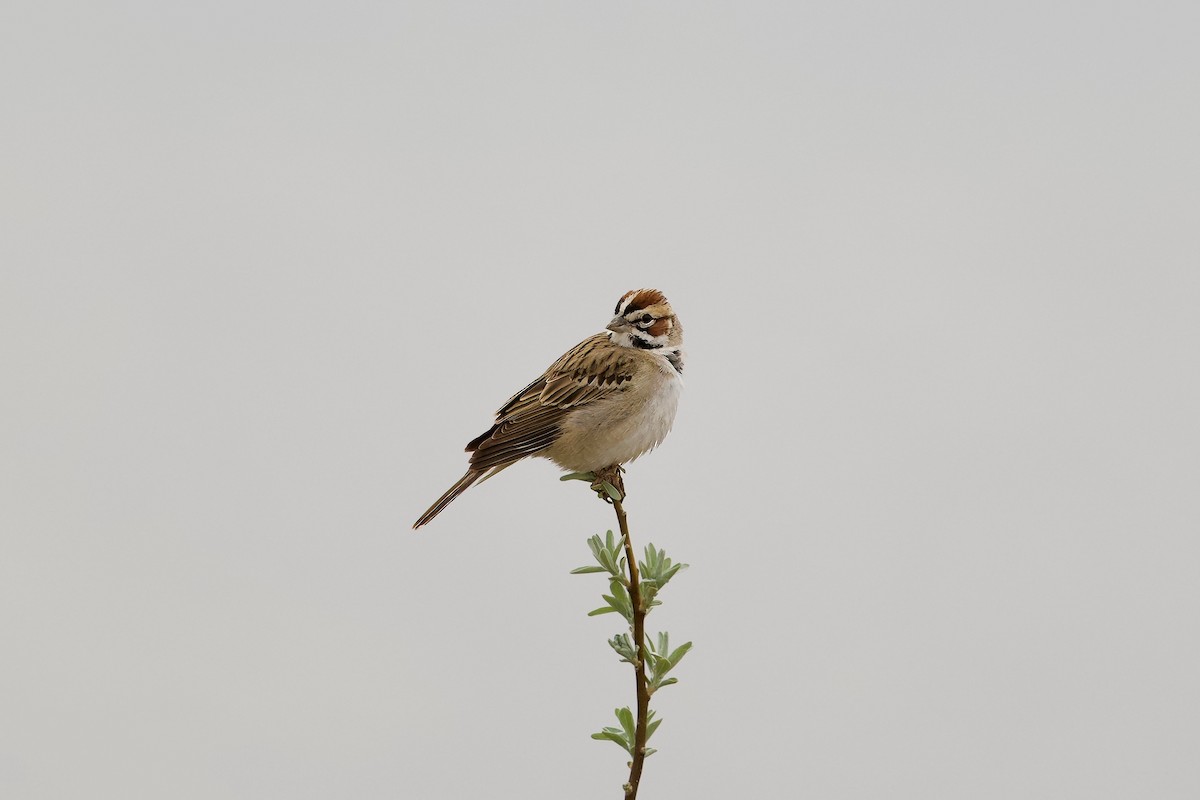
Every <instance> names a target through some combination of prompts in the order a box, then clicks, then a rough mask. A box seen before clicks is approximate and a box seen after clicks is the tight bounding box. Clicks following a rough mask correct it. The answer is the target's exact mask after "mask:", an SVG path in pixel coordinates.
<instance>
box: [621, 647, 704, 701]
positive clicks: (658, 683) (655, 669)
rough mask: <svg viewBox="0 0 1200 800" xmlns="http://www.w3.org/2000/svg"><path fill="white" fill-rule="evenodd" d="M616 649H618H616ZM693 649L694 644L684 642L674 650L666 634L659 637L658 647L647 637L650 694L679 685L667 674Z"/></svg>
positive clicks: (675, 679)
mask: <svg viewBox="0 0 1200 800" xmlns="http://www.w3.org/2000/svg"><path fill="white" fill-rule="evenodd" d="M609 644H612V642H609ZM614 649H616V648H615V647H614ZM691 649H692V643H691V642H684V643H683V644H681V645H679V647H676V648H675V649H674V650H672V649H671V642H670V636H669V635H668V634H667V633H665V632H664V633H660V634H659V635H658V643H657V646H656V645H655V643H654V641H653V640H652V639H651V638H650V637H649V636H647V637H646V668H647V674H646V680H647V681H648V682H649V684H650V687H649V688H650V694H654V693H655V692H656V691H658V690H659V689H661V688H662V687H664V686H670V685H671V684H672V683H679V680H678V679H677V678H668V677H667V673H668V672H670V671H671V670H672V669H674V668H675V666H676V665H677V664H678V663H679V662H680V661H682V660H683V657H684V656H686V655H687V654H688V651H689V650H691ZM617 652H618V653H619V652H621V651H619V650H618V651H617Z"/></svg>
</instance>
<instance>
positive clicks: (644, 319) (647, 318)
mask: <svg viewBox="0 0 1200 800" xmlns="http://www.w3.org/2000/svg"><path fill="white" fill-rule="evenodd" d="M641 321H642V324H643V325H649V324H650V323H651V322H653V321H654V317H652V316H650V315H649V314H642V320H641Z"/></svg>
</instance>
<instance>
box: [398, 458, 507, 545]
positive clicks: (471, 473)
mask: <svg viewBox="0 0 1200 800" xmlns="http://www.w3.org/2000/svg"><path fill="white" fill-rule="evenodd" d="M484 472H487V470H482V471H481V470H474V469H469V470H467V474H466V475H463V476H462V477H461V478H459V479H458V483H456V484H454V485H453V486H451V487H450V488H449V489H447V490H446V493H445V494H444V495H442V496H441V497H439V498H438V499H437V502H436V503H434V504H433V505H431V506H430V507H429V510H428V511H426V512H425V513H424V514H422V515H421V518H420V519H418V520H417V521H416V522H415V523H413V530H414V531H415V530H416V529H417V528H419V527H421V526H422V525H424V524H426V523H427V522H429V521H430V520H431V519H433V518H434V517H436V516H437V515H438V514H440V513H442V509H444V508H445V507H446V506H448V505H450V503H451V502H453V500H454V498H456V497H458V496H459V495H460V494H462V493H463V492H465V491H466V490H467V489H469V488H471V484H473V483H475V481H477V480H479V479H480V478H482V477H483V474H484ZM489 477H490V476H489Z"/></svg>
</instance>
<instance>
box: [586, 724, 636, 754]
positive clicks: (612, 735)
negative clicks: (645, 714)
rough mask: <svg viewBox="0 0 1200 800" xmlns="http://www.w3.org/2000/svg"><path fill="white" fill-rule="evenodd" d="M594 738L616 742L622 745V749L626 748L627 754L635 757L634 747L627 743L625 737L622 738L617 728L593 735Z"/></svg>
mask: <svg viewBox="0 0 1200 800" xmlns="http://www.w3.org/2000/svg"><path fill="white" fill-rule="evenodd" d="M592 738H593V739H599V740H601V741H603V740H605V739H607V740H608V741H610V742H616V743H617V744H619V745H621V747H622V748H624V750H625V752H626V753H629V754H630V755H633V745H631V744H630V743H629V742H627V741H625V739H624V737H622V736H621V732H620V731H618V730H616V729H615V728H605V729H604V730H602V731H600V732H599V733H593V734H592Z"/></svg>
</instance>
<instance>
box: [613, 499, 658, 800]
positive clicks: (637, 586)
mask: <svg viewBox="0 0 1200 800" xmlns="http://www.w3.org/2000/svg"><path fill="white" fill-rule="evenodd" d="M618 480H619V476H618ZM618 491H619V493H620V495H621V497H622V499H623V498H624V496H625V486H624V485H623V484H621V485H620V486H619V490H618ZM611 499H612V507H613V511H615V512H616V514H617V524H618V525H620V526H621V536H623V537H624V539H625V561H626V563H627V564H628V568H629V599H630V600H632V601H633V641H634V643H635V645H636V647H637V663H636V664H634V665H633V673H634V679H635V681H636V682H637V726H636V727H635V728H634V741H633V760H632V761H630V762H629V782H628V783H626V784H625V800H635V798H636V797H637V793H638V784H639V783H641V781H642V764H643V763H644V762H645V760H646V717H647V714H648V713H649V711H650V690H649V685H648V683H647V681H646V609H645V608H643V607H642V586H641V580H640V577H639V576H638V567H637V556H636V555H634V552H633V541H632V540H631V539H630V538H629V522H628V520H627V519H626V518H625V507H624V506H623V505H621V501H620V500H618V499H617V498H616V497H613V498H611Z"/></svg>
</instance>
